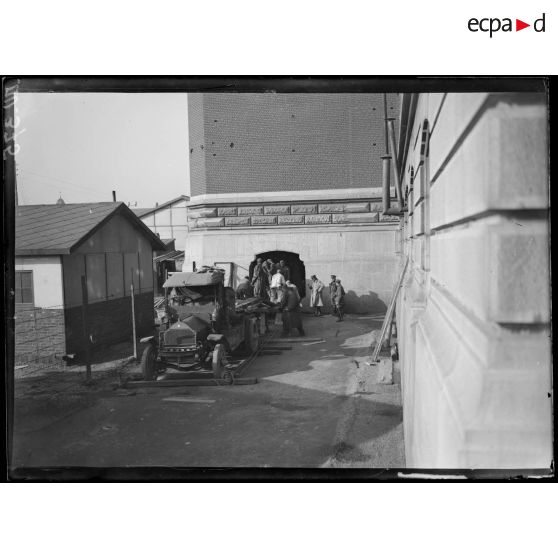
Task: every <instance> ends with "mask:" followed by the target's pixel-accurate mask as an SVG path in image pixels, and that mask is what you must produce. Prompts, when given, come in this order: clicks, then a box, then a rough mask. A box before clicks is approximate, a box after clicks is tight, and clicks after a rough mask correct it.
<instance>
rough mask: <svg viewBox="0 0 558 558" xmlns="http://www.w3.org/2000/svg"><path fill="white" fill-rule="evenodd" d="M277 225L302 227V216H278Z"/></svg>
mask: <svg viewBox="0 0 558 558" xmlns="http://www.w3.org/2000/svg"><path fill="white" fill-rule="evenodd" d="M277 223H278V224H279V225H302V224H303V223H304V215H280V216H279V217H278V218H277Z"/></svg>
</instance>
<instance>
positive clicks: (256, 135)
mask: <svg viewBox="0 0 558 558" xmlns="http://www.w3.org/2000/svg"><path fill="white" fill-rule="evenodd" d="M188 99H189V100H188V107H189V108H188V118H189V127H190V174H191V177H190V183H191V195H192V196H196V195H201V194H219V193H236V192H260V191H264V192H281V191H285V190H296V191H302V190H324V189H325V190H332V189H338V188H371V187H379V186H381V160H380V156H381V155H383V154H384V153H385V140H384V121H383V117H384V107H383V95H378V94H223V93H211V94H208V93H203V94H202V93H196V94H189V95H188ZM388 116H393V117H398V116H399V98H398V96H397V95H395V94H390V95H388Z"/></svg>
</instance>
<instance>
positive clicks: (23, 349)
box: [15, 305, 66, 366]
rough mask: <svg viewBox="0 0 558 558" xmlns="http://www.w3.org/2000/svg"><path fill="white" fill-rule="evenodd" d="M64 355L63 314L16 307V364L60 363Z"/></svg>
mask: <svg viewBox="0 0 558 558" xmlns="http://www.w3.org/2000/svg"><path fill="white" fill-rule="evenodd" d="M65 352H66V341H65V330H64V310H63V309H62V308H33V307H25V306H19V305H16V310H15V364H16V366H18V365H31V364H34V363H37V364H52V363H54V362H59V361H60V360H59V359H60V358H61V357H62V355H64V354H65Z"/></svg>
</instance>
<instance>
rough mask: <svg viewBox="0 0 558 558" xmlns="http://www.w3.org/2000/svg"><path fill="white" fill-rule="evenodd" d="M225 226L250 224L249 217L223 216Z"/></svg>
mask: <svg viewBox="0 0 558 558" xmlns="http://www.w3.org/2000/svg"><path fill="white" fill-rule="evenodd" d="M225 226H227V227H237V226H250V217H225Z"/></svg>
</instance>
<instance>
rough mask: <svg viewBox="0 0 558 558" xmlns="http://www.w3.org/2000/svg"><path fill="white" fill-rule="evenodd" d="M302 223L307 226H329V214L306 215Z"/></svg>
mask: <svg viewBox="0 0 558 558" xmlns="http://www.w3.org/2000/svg"><path fill="white" fill-rule="evenodd" d="M304 222H305V223H306V224H307V225H329V224H330V223H331V215H330V214H329V213H328V214H323V215H306V216H305V218H304Z"/></svg>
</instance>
